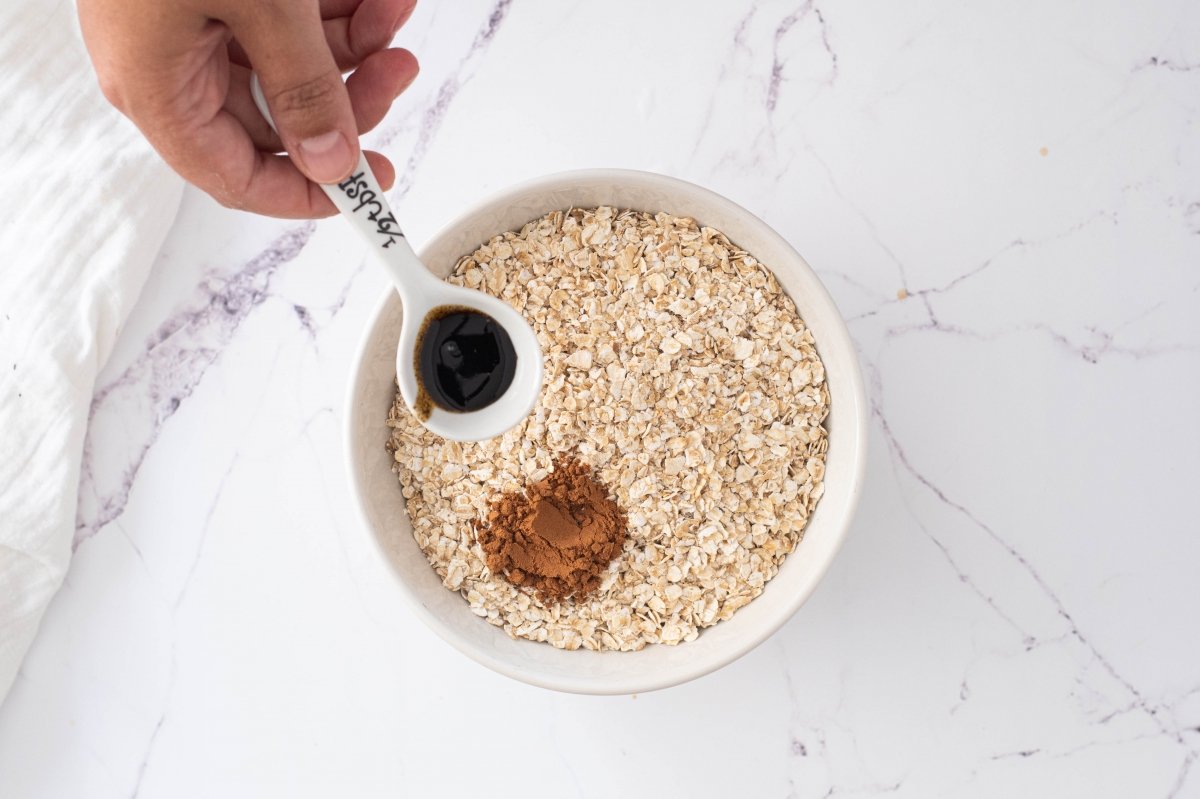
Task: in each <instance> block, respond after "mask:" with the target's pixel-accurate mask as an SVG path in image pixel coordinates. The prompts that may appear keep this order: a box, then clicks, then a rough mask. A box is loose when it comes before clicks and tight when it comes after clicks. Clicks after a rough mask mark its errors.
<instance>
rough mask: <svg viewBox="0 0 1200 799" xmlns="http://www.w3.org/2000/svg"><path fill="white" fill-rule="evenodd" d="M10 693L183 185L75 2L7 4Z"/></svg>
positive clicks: (65, 545) (3, 27) (0, 652)
mask: <svg viewBox="0 0 1200 799" xmlns="http://www.w3.org/2000/svg"><path fill="white" fill-rule="evenodd" d="M0 154H2V155H3V168H0V259H2V260H0V700H3V698H4V696H5V695H6V694H7V693H8V690H9V688H10V687H11V685H12V682H13V680H14V679H15V677H16V674H17V671H18V669H19V668H20V664H21V660H22V659H23V658H24V656H25V653H26V652H27V651H28V649H29V646H30V644H31V643H32V641H33V638H34V635H35V633H36V632H37V627H38V623H39V622H40V621H41V618H42V615H43V614H44V613H45V610H46V607H47V606H48V605H49V603H50V600H51V598H52V597H53V596H54V593H55V592H56V591H57V590H58V587H59V586H60V585H61V584H62V581H63V577H64V575H65V574H66V570H67V564H68V561H69V559H70V555H71V539H72V535H73V533H74V529H75V503H76V494H77V491H78V483H79V470H80V461H81V458H82V450H83V438H84V432H85V430H86V427H87V421H88V409H89V406H90V405H91V400H92V390H93V386H94V385H95V380H96V374H97V372H98V371H99V370H100V368H101V366H103V364H104V362H105V361H106V360H107V359H108V356H109V354H110V353H111V352H112V348H113V344H114V342H115V341H116V338H117V335H118V333H119V332H120V329H121V326H122V324H123V323H124V322H125V320H126V319H127V318H128V315H129V312H130V310H131V309H132V307H133V304H134V302H135V301H136V300H137V297H138V294H139V292H140V291H141V288H142V285H143V284H144V282H145V279H146V275H147V273H148V272H149V269H150V266H151V264H152V263H153V260H154V257H155V255H156V254H157V252H158V250H159V248H160V247H161V245H162V241H163V238H164V237H165V236H166V233H167V231H168V230H169V229H170V227H171V224H172V222H173V221H174V218H175V213H176V211H177V210H178V207H179V199H180V196H181V193H182V189H183V181H182V180H181V179H180V178H179V177H177V176H176V175H175V174H174V173H173V172H172V171H171V170H170V169H169V168H168V167H167V166H166V165H165V164H164V163H163V162H162V161H161V159H159V157H158V156H157V154H155V152H154V151H153V149H152V148H151V147H150V146H149V145H148V144H147V143H146V142H145V141H144V140H143V139H142V137H141V135H140V134H139V133H138V131H137V129H136V128H134V126H133V125H132V124H131V123H129V122H128V120H126V119H125V118H124V117H122V116H121V115H120V114H118V113H117V112H116V111H115V110H113V109H112V108H111V107H110V106H109V105H108V104H107V103H106V102H105V100H104V98H103V96H102V95H101V94H100V90H99V86H98V84H97V82H96V77H95V75H94V73H93V72H92V69H91V65H90V63H89V62H88V59H87V54H86V51H85V50H84V46H83V41H82V39H81V37H80V34H79V26H78V22H77V20H76V17H75V6H74V4H73V3H67V2H61V0H25V2H20V3H5V4H3V5H0Z"/></svg>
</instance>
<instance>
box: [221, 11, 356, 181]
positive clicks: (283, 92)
mask: <svg viewBox="0 0 1200 799" xmlns="http://www.w3.org/2000/svg"><path fill="white" fill-rule="evenodd" d="M229 25H230V28H232V30H233V33H234V36H236V37H237V39H238V41H239V42H241V44H242V47H243V48H245V51H246V54H247V55H248V56H249V58H250V62H251V63H252V64H253V65H254V69H255V71H257V73H258V77H259V80H260V81H261V83H262V87H263V92H264V94H265V95H266V98H267V104H268V105H269V106H270V108H271V116H272V117H273V118H274V120H275V126H276V128H278V130H279V138H280V139H281V140H282V143H283V146H284V148H285V149H286V150H287V151H288V153H289V154H290V156H291V159H292V161H294V162H295V164H296V166H297V167H298V168H299V170H300V172H302V173H303V174H304V175H305V176H307V177H308V178H309V179H310V180H313V181H315V182H317V183H336V182H338V181H339V180H343V179H344V178H346V176H348V175H349V174H350V172H351V170H353V168H354V165H355V164H356V163H357V161H358V135H357V134H358V131H357V126H356V125H355V120H354V111H353V109H352V108H351V105H350V96H349V94H348V93H347V91H346V86H345V84H343V83H342V76H341V71H340V70H339V69H338V67H337V63H336V62H335V61H334V59H333V54H332V53H331V52H330V50H329V46H328V45H327V44H326V41H325V33H324V29H323V28H322V26H321V18H320V13H319V8H318V6H317V3H316V0H309V1H308V2H301V3H293V4H289V5H288V6H287V7H286V10H285V9H284V8H283V7H282V6H280V5H279V4H277V3H273V2H262V3H246V4H244V5H242V6H241V7H240V10H239V13H238V15H237V17H236V18H234V19H232V20H230V21H229ZM225 121H226V122H230V123H232V122H234V121H235V120H234V117H233V116H232V115H227V116H226V117H225ZM243 138H244V139H245V143H246V144H247V145H248V146H251V147H253V144H252V141H251V139H250V137H249V135H248V134H246V133H245V131H243ZM265 163H273V162H271V161H266V162H265ZM263 169H264V170H265V167H263ZM276 172H277V170H276V171H272V172H270V173H269V174H272V175H274V174H275V173H276ZM293 177H295V176H293Z"/></svg>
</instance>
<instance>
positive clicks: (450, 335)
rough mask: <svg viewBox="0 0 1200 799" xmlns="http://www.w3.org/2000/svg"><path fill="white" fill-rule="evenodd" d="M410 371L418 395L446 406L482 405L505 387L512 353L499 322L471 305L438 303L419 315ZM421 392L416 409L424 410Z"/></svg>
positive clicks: (474, 408) (423, 414)
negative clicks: (417, 384) (413, 368)
mask: <svg viewBox="0 0 1200 799" xmlns="http://www.w3.org/2000/svg"><path fill="white" fill-rule="evenodd" d="M415 356H416V371H417V377H418V378H419V379H420V383H421V385H420V389H421V392H420V393H421V394H424V395H425V397H426V398H427V400H428V402H429V403H432V404H433V405H436V406H438V407H439V408H443V409H445V410H448V411H457V412H463V411H477V410H479V409H481V408H486V407H487V406H488V405H491V404H492V403H493V402H495V401H496V400H498V399H500V397H501V396H502V395H503V394H504V392H505V391H507V390H508V387H509V386H510V385H512V381H513V375H514V374H516V370H517V353H516V350H515V349H513V344H512V340H511V339H510V338H509V337H508V333H507V332H506V331H505V330H504V328H503V327H501V326H500V324H499V323H498V322H497V321H496V320H495V319H493V318H492V317H490V316H488V315H487V314H484V313H480V312H479V311H476V310H474V309H471V308H465V307H463V306H458V305H443V306H441V307H438V308H434V309H433V310H432V311H430V312H429V315H428V316H426V317H425V322H424V324H423V325H422V326H421V333H420V337H419V338H418V339H417V350H416V353H415ZM421 400H422V397H421V396H418V398H417V407H416V410H417V412H418V414H419V415H420V416H421V417H422V418H428V416H429V411H430V410H431V409H430V408H428V406H427V405H426V403H423V402H422V401H421Z"/></svg>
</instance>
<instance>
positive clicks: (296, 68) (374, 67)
mask: <svg viewBox="0 0 1200 799" xmlns="http://www.w3.org/2000/svg"><path fill="white" fill-rule="evenodd" d="M415 4H416V0H79V20H80V24H81V26H82V28H83V35H84V40H85V42H86V43H87V47H88V52H89V53H90V54H91V58H92V63H93V64H94V66H95V68H96V74H97V76H98V77H99V79H100V86H101V89H102V90H103V91H104V95H105V97H107V98H108V100H109V102H111V103H112V104H113V105H114V106H116V107H117V109H119V110H120V111H121V112H122V113H123V114H125V115H126V116H127V117H129V118H130V119H131V120H132V121H133V122H134V124H136V125H137V126H138V128H140V129H141V131H142V133H143V134H144V135H145V136H146V138H147V139H148V140H149V141H150V143H151V144H152V145H153V146H154V148H155V149H156V150H158V152H159V153H160V154H161V155H162V157H163V158H164V159H165V160H166V162H167V163H168V164H170V165H171V167H172V168H174V169H175V171H176V172H178V173H179V174H180V175H182V176H183V177H184V178H185V179H187V180H188V181H190V182H191V183H193V184H195V185H196V186H198V187H200V188H201V189H203V190H204V191H206V192H208V193H209V194H211V195H212V196H213V197H215V198H216V199H217V200H218V201H219V202H220V203H221V204H222V205H225V206H227V207H230V208H242V209H245V210H247V211H254V212H256V213H260V214H267V215H270V216H279V217H291V218H317V217H323V216H330V215H332V214H334V213H336V209H335V208H334V206H333V203H331V202H330V201H329V198H328V197H326V196H325V193H324V192H323V191H322V190H321V188H320V186H318V185H317V184H318V183H337V182H338V181H341V180H344V179H345V178H346V177H347V176H349V175H350V173H351V172H352V171H353V169H354V166H355V165H356V164H357V162H358V157H359V147H358V134H359V133H363V132H365V131H368V130H370V129H371V128H373V127H375V126H376V125H377V124H379V122H380V120H382V119H383V117H384V115H385V114H386V113H387V111H388V108H390V107H391V104H392V101H393V100H395V98H396V97H397V95H399V94H400V92H402V91H404V89H405V88H407V87H408V85H409V84H410V83H412V81H413V78H415V77H416V75H417V61H416V58H415V57H414V56H413V54H412V53H410V52H408V51H407V50H402V49H399V48H388V47H387V45H388V44H389V43H390V42H391V40H392V36H393V35H394V34H395V32H396V31H397V30H398V29H399V28H400V26H401V25H403V24H404V22H405V21H406V20H407V19H408V17H409V15H410V14H411V13H412V10H413V6H414V5H415ZM252 65H253V69H254V71H256V72H257V73H258V76H259V81H260V82H261V83H262V87H263V92H264V94H265V95H266V97H267V102H268V105H270V107H271V116H272V117H273V118H274V119H275V123H276V125H277V126H278V128H279V135H276V134H275V132H274V131H272V130H271V127H270V126H269V125H268V124H267V122H266V120H265V119H263V117H262V115H261V114H260V113H259V112H258V109H257V108H256V107H255V105H254V100H253V99H252V98H251V96H250V71H251V66H252ZM348 70H354V72H353V74H351V75H350V77H349V78H348V79H347V80H346V82H345V83H343V82H342V78H341V73H342V72H343V71H348ZM284 150H286V151H287V152H288V153H289V154H290V158H289V157H288V156H285V155H278V154H277V153H280V152H282V151H284ZM367 160H368V161H369V162H370V164H371V169H372V170H374V172H375V175H376V177H377V178H378V179H379V182H380V184H381V185H382V186H383V187H384V188H385V189H386V188H390V187H391V186H392V184H393V183H394V182H395V178H396V171H395V169H394V168H393V167H392V164H391V162H389V161H388V159H387V158H385V157H384V156H383V155H380V154H379V153H374V152H368V153H367Z"/></svg>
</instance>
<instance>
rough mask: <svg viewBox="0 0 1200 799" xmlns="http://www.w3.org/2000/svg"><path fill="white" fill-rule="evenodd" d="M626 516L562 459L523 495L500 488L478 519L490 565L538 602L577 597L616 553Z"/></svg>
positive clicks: (576, 465)
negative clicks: (532, 592)
mask: <svg viewBox="0 0 1200 799" xmlns="http://www.w3.org/2000/svg"><path fill="white" fill-rule="evenodd" d="M625 525H626V523H625V514H624V512H623V511H622V510H621V508H620V507H619V506H618V505H617V503H616V502H614V501H613V500H612V499H610V498H609V495H608V489H607V488H606V487H605V486H604V485H603V484H602V483H600V482H599V481H598V480H596V479H595V477H594V476H593V474H592V470H591V469H590V468H589V467H588V466H587V465H585V464H584V463H582V462H580V461H578V460H576V459H574V458H571V457H565V458H562V459H560V460H557V461H555V463H554V471H552V472H551V473H550V474H549V475H548V476H547V477H545V478H544V479H542V480H540V481H538V482H536V483H534V484H533V485H531V486H529V487H528V488H527V489H526V490H525V492H524V493H508V494H502V495H500V496H499V497H498V498H496V499H495V500H493V502H492V505H491V510H490V511H489V513H488V516H487V519H486V520H485V521H483V522H480V523H477V524H476V534H477V536H478V538H479V543H480V545H481V546H482V547H483V551H484V554H485V556H486V559H487V565H488V568H489V569H491V570H492V572H493V573H494V574H498V575H502V576H504V577H505V578H506V579H507V580H508V581H509V582H511V583H512V584H513V585H518V586H528V587H531V588H533V589H534V590H535V591H536V593H537V595H538V598H539V599H541V600H542V601H543V602H557V601H561V600H563V599H566V598H568V597H574V598H575V599H580V598H582V597H583V596H585V595H587V594H588V593H589V592H591V591H594V590H595V589H596V588H597V587H598V586H599V585H600V578H601V576H602V575H603V574H604V571H605V570H606V569H607V568H608V565H609V564H610V563H612V561H613V559H614V558H616V557H617V556H618V555H620V554H621V549H622V547H623V546H624V544H625V535H626V526H625Z"/></svg>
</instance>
